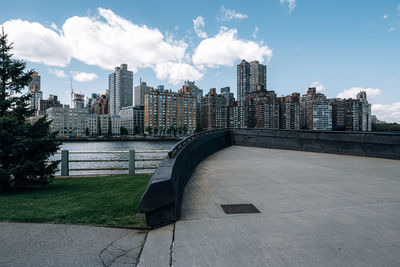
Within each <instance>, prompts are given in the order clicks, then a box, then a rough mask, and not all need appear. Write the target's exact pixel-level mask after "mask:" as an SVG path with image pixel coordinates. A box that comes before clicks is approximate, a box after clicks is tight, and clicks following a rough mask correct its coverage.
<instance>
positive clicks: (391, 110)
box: [371, 102, 400, 123]
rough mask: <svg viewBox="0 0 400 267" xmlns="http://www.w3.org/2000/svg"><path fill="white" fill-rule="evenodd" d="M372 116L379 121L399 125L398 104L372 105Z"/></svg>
mask: <svg viewBox="0 0 400 267" xmlns="http://www.w3.org/2000/svg"><path fill="white" fill-rule="evenodd" d="M371 109H372V114H373V115H376V117H377V118H378V119H379V120H384V121H387V122H398V123H400V102H396V103H393V104H388V105H383V104H372V108H371Z"/></svg>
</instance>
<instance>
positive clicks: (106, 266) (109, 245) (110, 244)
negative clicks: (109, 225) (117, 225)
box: [99, 232, 129, 267]
mask: <svg viewBox="0 0 400 267" xmlns="http://www.w3.org/2000/svg"><path fill="white" fill-rule="evenodd" d="M128 234H129V232H127V233H125V234H123V235H122V236H120V237H118V238H117V239H115V240H114V241H112V242H111V243H109V244H108V245H107V246H106V247H105V248H104V249H103V250H102V251H100V253H99V257H100V260H101V263H102V264H103V266H104V267H108V266H110V265H111V264H112V263H111V264H110V265H107V264H106V263H105V262H104V259H103V257H102V256H101V254H103V252H104V251H106V250H107V249H108V248H109V247H111V246H112V245H113V244H114V243H115V242H117V241H118V240H120V239H121V238H123V237H124V236H126V235H128ZM113 262H114V261H113Z"/></svg>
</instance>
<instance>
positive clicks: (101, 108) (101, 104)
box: [91, 93, 109, 115]
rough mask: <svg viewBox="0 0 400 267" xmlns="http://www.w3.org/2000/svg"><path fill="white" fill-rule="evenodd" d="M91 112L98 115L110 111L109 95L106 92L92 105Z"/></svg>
mask: <svg viewBox="0 0 400 267" xmlns="http://www.w3.org/2000/svg"><path fill="white" fill-rule="evenodd" d="M91 112H92V113H94V114H97V115H104V114H108V113H109V95H108V93H105V94H103V95H101V96H100V97H99V99H97V100H96V101H95V102H94V103H93V106H92V109H91Z"/></svg>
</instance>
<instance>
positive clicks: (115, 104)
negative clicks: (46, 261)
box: [108, 64, 133, 115]
mask: <svg viewBox="0 0 400 267" xmlns="http://www.w3.org/2000/svg"><path fill="white" fill-rule="evenodd" d="M108 88H109V91H110V114H111V115H117V114H118V113H119V111H120V110H121V108H123V107H128V106H132V104H133V72H132V71H128V65H127V64H121V66H120V67H116V68H115V72H114V73H111V74H110V75H109V76H108Z"/></svg>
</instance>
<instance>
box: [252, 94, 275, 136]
mask: <svg viewBox="0 0 400 267" xmlns="http://www.w3.org/2000/svg"><path fill="white" fill-rule="evenodd" d="M245 125H246V128H272V129H278V128H279V104H278V101H277V97H276V94H275V92H274V91H268V92H267V91H257V92H253V93H250V94H248V95H247V97H246V102H245Z"/></svg>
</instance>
